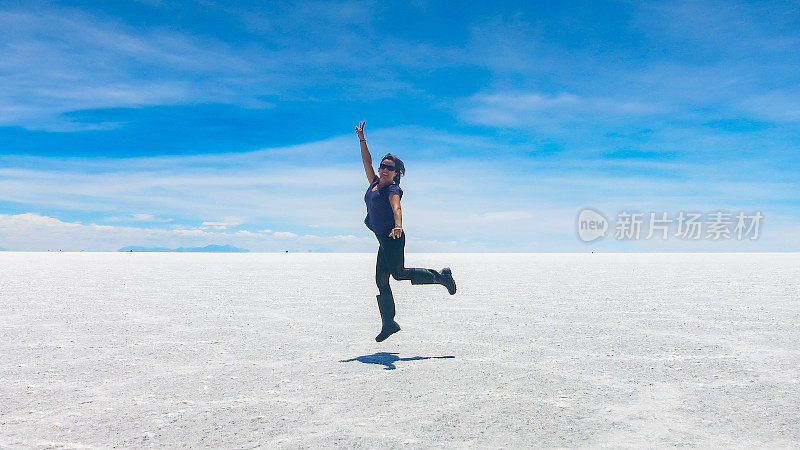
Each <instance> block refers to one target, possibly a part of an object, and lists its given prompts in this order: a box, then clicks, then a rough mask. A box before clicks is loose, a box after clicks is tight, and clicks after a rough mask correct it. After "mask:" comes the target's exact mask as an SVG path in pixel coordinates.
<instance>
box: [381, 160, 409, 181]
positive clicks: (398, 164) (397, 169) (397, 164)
mask: <svg viewBox="0 0 800 450" xmlns="http://www.w3.org/2000/svg"><path fill="white" fill-rule="evenodd" d="M384 159H389V160H391V161H392V162H394V183H395V184H400V177H402V176H403V175H405V174H406V166H405V164H403V161H402V160H401V159H400V158H398V157H397V156H394V155H393V154H391V153H387V154H386V156H384V157H383V158H381V162H383V160H384Z"/></svg>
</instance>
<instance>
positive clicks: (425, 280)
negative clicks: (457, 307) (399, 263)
mask: <svg viewBox="0 0 800 450" xmlns="http://www.w3.org/2000/svg"><path fill="white" fill-rule="evenodd" d="M410 270H411V284H441V285H442V286H444V287H446V288H447V292H449V293H450V295H453V294H455V293H456V282H455V280H453V272H452V271H451V270H450V268H449V267H445V268H444V269H442V271H441V273H440V272H437V271H435V270H433V269H410Z"/></svg>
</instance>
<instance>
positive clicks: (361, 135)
mask: <svg viewBox="0 0 800 450" xmlns="http://www.w3.org/2000/svg"><path fill="white" fill-rule="evenodd" d="M366 123H367V121H366V120H365V121H363V122H361V123H360V124H358V126H357V127H356V135H358V140H360V141H363V140H364V125H366Z"/></svg>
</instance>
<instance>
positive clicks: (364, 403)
mask: <svg viewBox="0 0 800 450" xmlns="http://www.w3.org/2000/svg"><path fill="white" fill-rule="evenodd" d="M406 262H407V264H406V265H407V266H409V267H432V268H437V269H438V268H441V267H444V266H449V267H452V268H453V274H454V277H455V278H456V281H457V282H458V293H457V294H456V295H455V296H449V295H448V294H447V292H446V290H445V289H444V288H443V287H442V286H412V285H410V283H409V282H407V281H405V282H397V281H394V280H392V282H391V283H392V288H393V290H394V293H395V298H396V300H397V321H398V322H399V323H400V325H401V326H402V331H400V332H399V333H397V334H395V335H393V336H391V337H390V338H389V339H388V340H387V341H385V342H383V343H380V344H378V343H376V342H375V341H374V336H375V335H376V334H377V333H378V331H379V329H380V321H379V320H380V319H379V316H378V308H377V304H376V300H375V294H376V293H377V290H376V288H375V284H374V266H375V255H374V254H373V255H370V254H137V253H10V252H3V253H0V355H1V356H2V357H1V358H0V447H11V448H18V447H22V448H85V447H98V448H108V447H126V448H130V447H134V448H140V447H168V448H196V447H219V448H252V447H264V448H275V447H278V448H298V447H307V448H310V447H321V446H322V447H331V446H344V447H358V448H379V447H411V448H415V447H435V448H461V447H464V446H467V447H474V448H485V447H492V448H494V447H521V446H531V447H551V446H556V447H562V446H563V447H577V446H623V447H671V446H676V445H680V446H683V445H689V446H699V447H710V446H713V447H753V446H755V447H776V446H777V447H795V448H796V447H798V446H800V421H798V420H797V418H798V417H800V407H799V406H798V405H800V383H798V379H799V378H800V369H798V368H799V367H800V297H798V295H797V294H798V289H797V288H798V285H800V254H796V253H794V254H792V253H786V254H419V253H416V254H415V253H409V254H407V255H406ZM445 357H446V358H445Z"/></svg>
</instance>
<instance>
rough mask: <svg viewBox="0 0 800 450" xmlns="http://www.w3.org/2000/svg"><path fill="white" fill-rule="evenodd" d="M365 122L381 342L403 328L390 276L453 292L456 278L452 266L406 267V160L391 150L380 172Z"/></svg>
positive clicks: (367, 221) (363, 157) (364, 146)
mask: <svg viewBox="0 0 800 450" xmlns="http://www.w3.org/2000/svg"><path fill="white" fill-rule="evenodd" d="M364 124H366V122H361V123H360V124H359V126H357V127H356V134H357V135H358V140H359V141H360V142H361V160H362V161H363V162H364V170H365V171H366V172H367V181H369V182H370V185H369V188H368V189H367V193H366V194H365V195H364V201H365V202H366V204H367V217H366V218H365V219H364V223H365V224H366V225H367V228H369V229H370V230H372V232H373V233H375V237H376V238H378V244H379V247H378V261H377V263H376V264H375V283H376V284H377V285H378V291H379V292H380V294H379V295H378V296H377V297H378V310H379V311H380V313H381V320H382V321H383V327H382V328H381V332H380V334H378V335H377V336H376V337H375V340H376V341H378V342H381V341H383V340H384V339H386V338H388V337H389V336H390V335H392V334H393V333H396V332H398V331H400V325H398V324H397V322H395V321H394V297H392V289H391V288H390V287H389V276H390V275H391V276H392V277H394V279H395V280H411V284H441V285H442V286H444V287H446V288H447V292H449V293H450V295H453V294H455V293H456V282H455V281H454V280H453V274H452V272H451V271H450V269H449V268H447V267H445V268H444V269H442V270H441V272H437V271H435V270H433V269H411V268H407V267H405V265H404V264H405V263H404V258H405V257H404V255H403V252H404V251H405V246H406V235H405V233H404V232H403V215H402V212H401V210H400V199H401V198H402V197H403V190H402V189H400V177H402V176H403V175H404V174H405V173H406V169H405V166H404V165H403V161H401V160H400V158H398V157H396V156H394V155H392V154H391V153H387V154H386V156H384V157H383V159H382V160H381V164H380V166H379V168H378V175H375V170H374V169H373V168H372V155H370V153H369V149H368V148H367V140H366V139H364Z"/></svg>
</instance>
